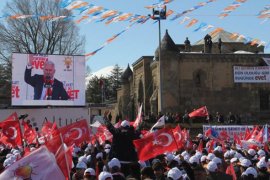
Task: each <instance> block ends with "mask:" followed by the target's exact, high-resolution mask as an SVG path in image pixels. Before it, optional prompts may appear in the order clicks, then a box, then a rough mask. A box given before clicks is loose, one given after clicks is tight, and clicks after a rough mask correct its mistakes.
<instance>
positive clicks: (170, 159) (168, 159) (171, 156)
mask: <svg viewBox="0 0 270 180" xmlns="http://www.w3.org/2000/svg"><path fill="white" fill-rule="evenodd" d="M173 158H174V155H173V154H172V153H168V154H166V157H165V159H166V160H167V162H171V161H172V160H173Z"/></svg>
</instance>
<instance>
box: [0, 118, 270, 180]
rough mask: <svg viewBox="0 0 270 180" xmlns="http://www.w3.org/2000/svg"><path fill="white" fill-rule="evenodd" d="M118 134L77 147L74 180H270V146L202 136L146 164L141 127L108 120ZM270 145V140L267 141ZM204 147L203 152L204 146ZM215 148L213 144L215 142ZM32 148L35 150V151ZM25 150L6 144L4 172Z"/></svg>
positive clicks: (1, 153)
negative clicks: (139, 144)
mask: <svg viewBox="0 0 270 180" xmlns="http://www.w3.org/2000/svg"><path fill="white" fill-rule="evenodd" d="M105 125H106V127H107V129H108V130H109V131H110V132H111V133H112V135H113V138H112V140H111V141H108V140H107V141H105V143H103V144H100V143H99V142H98V141H96V143H94V144H93V143H90V142H84V143H82V144H80V145H79V146H76V145H74V148H73V152H72V161H73V168H72V170H71V173H70V179H72V180H94V179H98V180H124V179H129V180H137V179H140V180H150V179H153V180H154V179H156V180H165V179H168V180H204V179H208V180H222V179H225V180H227V179H228V180H230V179H233V180H236V179H237V180H250V179H257V180H269V179H270V175H269V172H270V158H269V152H268V150H269V148H268V147H267V148H266V147H265V146H255V147H254V146H253V147H250V148H249V149H244V148H242V147H241V146H239V145H236V144H235V142H234V141H225V143H219V142H218V141H217V142H215V145H214V148H213V147H212V148H213V149H211V147H210V146H211V144H210V140H211V137H207V136H205V135H203V134H198V135H197V136H196V137H195V138H194V139H193V140H192V143H193V145H192V147H190V146H187V145H186V144H184V145H183V146H182V147H181V148H180V149H177V150H176V151H174V152H166V153H164V154H160V155H158V156H156V157H154V158H151V159H149V160H146V161H140V160H139V159H138V156H137V154H136V149H135V147H134V144H133V143H132V142H133V140H135V139H139V138H140V137H141V136H142V135H141V134H140V127H138V128H137V129H135V128H134V127H133V126H131V124H130V122H129V121H126V120H124V121H122V122H121V125H120V127H118V128H117V127H114V126H113V125H112V124H111V122H110V121H109V120H108V119H105ZM267 143H268V145H269V142H267ZM201 144H202V145H203V146H202V147H201V148H199V147H200V145H201ZM212 145H213V144H212ZM35 149H36V147H32V148H31V149H30V150H31V151H33V150H35ZM23 153H24V150H23V149H22V148H16V147H13V148H8V147H7V146H5V145H4V144H1V145H0V172H3V171H4V170H5V169H6V168H8V167H9V166H10V165H12V163H14V162H15V161H16V160H18V159H20V158H21V157H22V156H23Z"/></svg>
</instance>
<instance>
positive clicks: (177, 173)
mask: <svg viewBox="0 0 270 180" xmlns="http://www.w3.org/2000/svg"><path fill="white" fill-rule="evenodd" d="M181 176H182V172H181V171H180V170H179V169H178V168H177V167H174V168H172V169H170V170H169V172H168V174H167V177H168V178H169V177H170V178H172V179H173V180H178V179H179V178H180V177H181Z"/></svg>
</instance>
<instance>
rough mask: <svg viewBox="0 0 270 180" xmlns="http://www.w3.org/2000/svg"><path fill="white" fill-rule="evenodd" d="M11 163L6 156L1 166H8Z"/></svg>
mask: <svg viewBox="0 0 270 180" xmlns="http://www.w3.org/2000/svg"><path fill="white" fill-rule="evenodd" d="M11 164H12V161H11V159H9V158H7V159H6V160H5V161H4V163H3V166H4V167H8V166H10V165H11Z"/></svg>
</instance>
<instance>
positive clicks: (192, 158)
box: [189, 156, 200, 164]
mask: <svg viewBox="0 0 270 180" xmlns="http://www.w3.org/2000/svg"><path fill="white" fill-rule="evenodd" d="M189 163H190V164H193V163H196V164H200V161H199V159H198V158H197V156H191V157H190V159H189Z"/></svg>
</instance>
